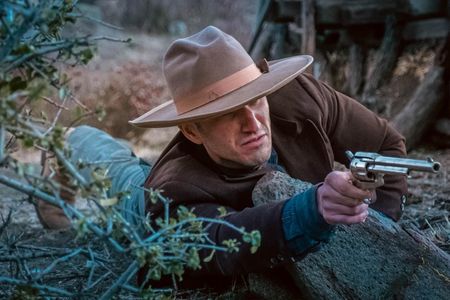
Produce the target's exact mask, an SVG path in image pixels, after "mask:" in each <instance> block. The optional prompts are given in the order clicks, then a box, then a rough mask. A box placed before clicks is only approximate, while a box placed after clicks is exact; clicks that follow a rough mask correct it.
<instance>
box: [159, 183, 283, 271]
mask: <svg viewBox="0 0 450 300" xmlns="http://www.w3.org/2000/svg"><path fill="white" fill-rule="evenodd" d="M158 188H159V189H162V190H164V191H166V192H165V193H163V195H164V196H166V197H168V198H171V199H176V200H175V201H174V202H175V203H174V205H175V206H177V205H184V206H186V207H187V208H189V209H191V208H192V209H193V212H194V214H195V215H196V216H197V217H207V218H217V217H218V215H219V208H220V207H224V208H225V209H226V211H227V214H226V215H225V216H224V217H221V220H224V221H227V222H228V223H230V224H232V225H233V226H236V227H238V228H245V230H246V231H247V232H251V231H252V230H258V231H259V232H260V233H261V246H260V247H259V248H258V250H257V251H256V252H255V253H253V254H252V253H251V252H250V245H249V244H248V243H246V242H243V241H242V235H241V234H240V233H238V232H237V231H236V230H235V229H233V228H232V227H230V226H227V225H224V224H220V223H210V224H204V228H206V230H207V233H208V237H209V239H210V240H211V241H212V242H213V243H215V244H217V245H222V242H223V241H224V240H228V239H236V240H237V241H239V242H240V247H239V251H238V252H232V253H228V252H223V251H217V252H216V253H215V254H214V256H213V257H212V260H211V261H210V262H203V258H205V257H207V256H208V255H209V254H210V250H202V251H200V258H201V259H202V263H201V269H199V270H196V271H188V275H189V276H202V275H220V276H230V275H236V274H243V273H249V272H257V271H261V270H263V269H267V268H268V267H274V266H276V265H278V264H280V263H282V262H283V261H284V260H285V259H289V257H290V256H291V253H289V250H288V247H287V245H286V242H285V240H284V238H283V229H282V222H281V212H282V208H283V205H284V203H285V201H281V202H273V203H267V204H263V205H260V206H257V207H248V208H245V209H243V210H240V211H237V210H234V209H233V208H230V207H225V206H223V205H220V203H218V202H219V201H218V199H212V198H211V195H209V194H207V193H205V192H204V191H203V190H202V189H200V188H198V187H196V186H194V185H190V184H186V183H183V182H173V181H172V182H166V183H164V184H163V185H161V186H160V187H158ZM172 211H175V209H172Z"/></svg>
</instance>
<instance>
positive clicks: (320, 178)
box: [38, 26, 406, 276]
mask: <svg viewBox="0 0 450 300" xmlns="http://www.w3.org/2000/svg"><path fill="white" fill-rule="evenodd" d="M311 62H312V58H311V57H309V56H295V57H291V58H287V59H283V60H278V61H274V62H270V63H267V62H265V61H263V62H261V63H260V64H258V66H257V65H255V64H254V62H253V61H252V60H251V58H250V57H249V56H248V54H247V53H246V52H245V50H244V49H243V48H242V46H241V45H240V44H239V43H238V42H237V41H236V40H235V39H234V38H233V37H231V36H229V35H227V34H225V33H224V32H222V31H220V30H219V29H217V28H215V27H211V26H210V27H207V28H205V29H204V30H202V31H201V32H199V33H197V34H195V35H193V36H191V37H188V38H185V39H179V40H177V41H175V42H174V43H173V44H172V45H171V46H170V47H169V49H168V51H167V53H166V55H165V58H164V63H163V65H164V74H165V77H166V80H167V84H168V86H169V89H170V91H171V94H172V97H173V100H171V101H168V102H166V103H164V104H162V105H160V106H158V107H156V108H154V109H152V110H151V111H149V112H147V113H146V114H144V115H143V116H141V117H139V118H137V119H135V120H133V121H131V123H132V124H133V125H135V126H139V127H164V126H173V125H178V126H179V128H180V132H179V133H178V134H177V136H176V137H175V138H174V139H173V140H172V141H171V143H170V144H169V145H168V146H167V148H166V149H165V150H164V151H163V153H162V154H161V156H160V158H159V159H158V161H157V162H156V163H155V165H154V166H153V168H152V170H151V173H150V175H149V176H147V174H148V172H149V171H150V168H149V167H148V166H146V165H145V164H142V163H141V162H140V161H139V160H138V159H137V158H132V160H131V162H129V163H127V164H126V165H121V164H114V165H111V167H110V172H109V173H110V174H111V176H112V177H113V183H112V190H113V191H120V190H124V189H127V188H129V186H130V182H131V185H134V186H141V185H142V184H144V181H145V184H144V186H145V187H151V188H156V189H160V190H162V191H163V195H164V196H166V197H168V198H170V199H173V208H176V206H177V205H184V206H186V207H188V208H192V209H194V213H195V214H196V215H197V216H204V217H212V218H215V217H218V215H219V210H218V209H219V207H224V208H225V209H226V210H227V214H226V216H224V217H223V219H224V220H226V221H228V222H230V223H232V224H234V225H236V226H238V227H241V226H243V227H245V228H246V230H247V231H251V230H254V229H255V230H259V231H260V233H261V238H262V243H261V246H260V248H259V249H258V251H257V252H256V253H254V254H251V253H250V251H249V249H248V248H249V246H248V245H246V244H245V243H243V244H242V246H241V247H240V250H239V251H238V252H237V253H216V254H215V255H214V257H213V259H212V260H211V261H210V262H209V263H204V264H203V266H202V268H201V269H200V270H199V271H195V272H194V273H193V274H192V276H196V275H219V276H230V275H235V274H241V273H248V272H254V271H259V270H263V269H267V268H270V267H274V266H276V265H277V264H279V263H281V262H282V261H284V260H285V259H288V258H291V257H293V258H300V257H302V256H304V255H305V254H306V253H308V252H309V251H311V250H313V249H315V248H316V247H317V245H319V244H320V243H321V242H323V241H327V240H328V238H329V236H330V234H331V232H332V230H333V226H334V224H355V223H359V222H363V221H364V220H365V219H366V218H367V215H368V204H371V206H372V207H373V208H375V209H378V210H380V211H381V212H383V213H384V214H385V215H387V216H389V217H390V218H393V219H396V220H397V219H398V218H399V217H400V214H401V199H402V198H404V196H403V195H404V194H405V193H406V183H405V179H404V178H403V177H396V176H386V179H385V185H384V186H383V187H380V188H378V189H377V190H376V191H368V190H361V189H358V188H357V187H356V186H355V185H353V181H354V179H353V178H352V176H351V174H350V173H349V172H338V171H333V162H334V161H338V162H341V163H347V159H346V157H345V154H344V152H345V150H351V151H374V152H379V153H382V154H385V155H394V156H395V155H397V156H403V155H404V154H405V147H404V140H403V138H402V137H401V136H400V135H399V134H398V133H397V132H396V131H395V130H394V129H393V128H391V127H390V126H389V125H388V124H387V122H386V121H385V120H382V119H380V118H378V117H377V116H375V115H374V114H373V113H372V112H370V111H368V110H367V109H365V108H364V107H363V106H361V105H360V104H358V103H357V102H356V101H354V100H352V99H350V98H348V97H346V96H345V95H343V94H340V93H338V92H336V91H334V90H333V89H331V88H330V87H329V86H327V85H326V84H324V83H321V82H319V81H317V80H315V79H314V78H313V77H312V76H311V75H308V74H303V71H304V70H305V69H306V68H307V67H308V65H310V63H311ZM68 140H69V143H70V144H71V145H72V147H73V148H74V149H75V150H76V151H74V154H75V157H73V158H72V159H75V160H77V159H78V158H79V157H82V156H83V155H87V156H90V158H91V160H94V157H93V155H97V156H96V157H95V159H99V160H101V159H105V158H111V157H127V156H128V157H131V152H130V151H129V150H126V149H125V148H124V147H122V146H119V144H118V143H117V142H115V141H114V140H113V139H112V138H110V137H109V136H107V135H105V134H104V133H101V132H100V131H97V130H95V129H92V128H89V127H81V128H78V129H76V130H75V131H74V132H73V133H71V135H70V136H69V138H68ZM92 143H94V144H95V143H96V144H95V145H96V146H94V145H93V144H92ZM97 146H98V147H97ZM89 147H90V149H92V147H96V148H95V149H96V150H97V151H95V152H96V153H95V154H93V153H92V151H89V150H86V149H87V148H89ZM83 151H84V154H83ZM117 153H120V154H117ZM272 170H283V171H285V172H287V173H288V174H289V175H291V176H292V177H295V178H299V179H301V180H304V181H308V182H311V183H313V184H315V185H314V186H313V187H312V188H310V189H309V190H307V191H306V192H304V193H300V194H298V195H295V196H294V197H292V198H291V199H286V200H285V201H281V202H275V203H268V204H264V205H260V206H257V207H255V206H254V205H253V203H252V199H251V193H252V190H253V188H254V186H255V184H256V182H257V181H258V180H259V179H260V178H261V177H262V176H263V175H264V174H266V173H267V172H270V171H272ZM131 177H132V178H131ZM130 178H131V179H130ZM127 185H128V186H127ZM375 199H376V200H377V202H376V203H373V202H374V200H375ZM144 204H145V209H144ZM123 205H124V207H125V209H124V211H127V212H131V213H129V214H127V213H125V216H126V218H127V219H129V220H132V219H133V214H138V215H143V214H144V213H145V211H147V212H148V211H150V212H152V213H153V214H154V215H159V214H160V213H161V206H159V205H155V204H153V203H152V202H151V201H145V199H144V194H143V192H142V191H141V190H139V189H132V196H131V197H130V198H129V200H128V201H125V204H123ZM40 208H41V209H40V215H41V218H42V219H43V220H44V221H45V219H48V218H49V215H51V214H49V213H46V207H45V204H43V205H41V206H40ZM38 212H39V210H38ZM57 223H58V222H56V225H57ZM56 227H58V226H56ZM208 233H209V237H210V239H211V240H213V241H214V242H216V243H220V242H221V241H222V240H225V239H230V238H238V237H239V236H238V234H237V233H236V232H235V231H234V230H232V229H230V228H228V227H226V226H221V225H219V224H213V225H212V226H210V227H208ZM202 255H206V253H202Z"/></svg>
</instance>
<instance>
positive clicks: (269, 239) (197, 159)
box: [146, 74, 406, 275]
mask: <svg viewBox="0 0 450 300" xmlns="http://www.w3.org/2000/svg"><path fill="white" fill-rule="evenodd" d="M268 99H269V106H270V112H271V113H270V116H271V123H272V134H273V146H274V148H275V149H276V151H277V153H278V156H279V162H280V163H281V164H282V165H283V166H284V167H285V168H286V170H287V172H288V173H289V174H290V175H291V176H292V177H296V178H299V179H302V180H305V181H309V182H312V183H318V182H321V181H323V179H324V178H325V176H326V175H327V174H328V173H329V172H330V171H332V168H333V162H334V161H338V162H341V163H344V164H348V161H347V158H346V157H345V154H344V152H345V150H351V151H353V152H356V151H373V152H378V153H381V154H385V155H395V156H404V155H405V146H404V139H403V138H402V136H400V135H399V134H398V133H397V132H396V131H395V130H394V129H393V128H392V127H390V126H389V125H388V123H387V121H386V120H383V119H380V118H378V117H377V116H376V115H375V114H373V113H372V112H370V111H369V110H367V109H366V108H364V107H363V106H362V105H360V104H359V103H357V102H356V101H355V100H352V99H350V98H349V97H347V96H345V95H343V94H341V93H338V92H336V91H334V90H333V89H332V88H330V87H329V86H327V85H326V84H324V83H321V82H319V81H317V80H315V79H314V78H313V77H312V76H310V75H307V74H302V75H300V76H299V77H297V78H296V79H295V80H293V81H292V82H291V83H289V84H288V85H286V86H285V87H283V88H282V89H280V90H279V91H277V92H275V93H273V94H271V95H270V96H268ZM268 169H269V168H268V167H264V168H262V169H260V170H239V171H236V170H229V169H224V168H221V167H219V166H217V165H216V164H214V163H213V162H212V161H211V160H210V159H209V158H208V156H207V154H206V152H205V151H204V150H203V148H202V147H199V146H196V145H194V144H192V143H191V142H189V141H188V140H187V139H185V138H184V137H183V136H182V135H181V134H178V135H177V136H176V137H175V138H174V139H173V140H172V142H171V143H170V145H168V147H167V148H166V149H165V151H164V152H163V154H162V155H161V156H160V158H159V160H158V161H157V162H156V164H155V165H154V167H153V170H152V173H151V175H150V177H149V178H148V180H147V182H146V187H152V188H157V189H161V190H163V195H165V196H167V197H168V198H171V199H173V200H174V201H173V204H174V207H175V206H176V205H179V204H182V205H185V206H187V207H189V208H194V209H195V210H194V212H195V213H196V214H197V215H198V216H207V217H215V216H217V215H218V210H217V209H218V208H219V207H221V206H223V207H225V208H226V209H227V211H228V212H229V214H228V215H227V216H226V217H225V218H224V219H225V220H227V221H229V222H230V223H232V224H234V225H236V226H238V227H242V226H243V227H245V228H246V229H247V230H248V231H251V230H254V229H257V230H259V231H260V232H261V235H262V245H261V247H260V249H259V250H258V251H257V252H256V253H255V254H250V251H249V247H248V245H247V244H246V243H243V246H242V247H241V249H240V251H239V252H238V253H232V254H230V253H222V252H219V253H216V255H214V258H213V260H212V261H211V262H210V263H208V264H204V265H203V267H202V269H201V270H200V271H196V272H195V275H205V274H207V275H233V274H239V273H247V272H254V271H258V270H261V269H265V268H268V267H273V266H274V265H276V264H278V263H280V262H281V261H283V260H284V259H286V258H287V257H289V251H288V249H287V248H286V244H285V241H284V239H283V231H282V224H281V217H280V215H281V210H282V207H283V204H284V202H278V203H271V204H266V205H263V206H258V207H253V204H252V200H251V192H252V189H253V187H254V185H255V184H256V182H257V180H258V179H259V178H261V176H262V175H263V174H264V173H265V172H267V170H268ZM385 181H386V184H385V185H384V186H383V187H381V188H379V189H378V190H377V197H378V201H377V202H376V203H375V204H373V208H375V209H378V210H380V211H382V212H384V213H385V214H387V215H389V216H391V217H392V218H394V219H398V218H399V217H400V214H401V208H400V207H401V200H400V199H401V197H402V195H404V194H405V193H406V181H405V179H404V178H402V177H392V176H391V177H388V178H386V180H385ZM147 208H148V210H150V211H151V212H152V213H154V214H156V215H157V214H159V213H160V212H161V207H160V206H155V205H152V204H151V202H150V201H148V206H147ZM208 232H209V236H210V238H211V239H212V240H213V241H215V242H217V243H218V244H220V242H221V241H222V240H224V239H229V238H237V237H238V235H237V234H236V232H235V231H233V230H231V229H230V228H228V227H226V226H223V225H213V226H211V227H209V229H208ZM203 254H205V253H203Z"/></svg>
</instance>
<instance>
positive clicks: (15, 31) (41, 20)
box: [0, 0, 261, 299]
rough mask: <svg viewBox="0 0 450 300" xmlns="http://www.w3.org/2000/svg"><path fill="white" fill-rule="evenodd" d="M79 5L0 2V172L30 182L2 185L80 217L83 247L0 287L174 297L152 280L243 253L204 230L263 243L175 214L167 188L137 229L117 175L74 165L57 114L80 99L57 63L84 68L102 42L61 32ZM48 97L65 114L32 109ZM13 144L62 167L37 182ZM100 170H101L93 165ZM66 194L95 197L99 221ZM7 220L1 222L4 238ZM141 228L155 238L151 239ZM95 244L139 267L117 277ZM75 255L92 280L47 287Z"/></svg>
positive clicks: (75, 221)
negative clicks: (219, 255)
mask: <svg viewBox="0 0 450 300" xmlns="http://www.w3.org/2000/svg"><path fill="white" fill-rule="evenodd" d="M75 5H76V1H70V0H48V1H32V0H2V1H0V167H7V168H9V169H11V170H14V171H15V173H16V175H18V176H19V177H21V178H22V181H15V180H14V179H11V178H6V177H2V176H1V174H0V183H2V184H5V185H8V186H10V187H13V188H15V189H17V190H20V191H22V192H24V193H26V194H27V195H28V196H29V200H30V201H33V197H39V199H41V200H43V201H46V202H48V203H50V204H53V205H55V206H57V207H60V208H62V209H63V211H64V213H65V214H66V215H67V216H68V217H69V218H70V219H71V220H72V225H73V229H74V232H75V233H76V238H77V240H76V241H77V242H78V243H79V246H77V247H76V248H75V249H69V250H70V251H71V252H70V253H69V254H67V250H68V249H65V252H64V253H63V254H54V255H53V254H50V255H52V257H53V260H54V261H53V263H52V264H50V265H49V266H47V267H46V268H45V267H42V266H39V267H38V268H37V269H36V270H37V271H33V272H31V271H29V270H28V269H29V268H28V267H24V268H23V269H25V270H26V271H21V272H16V274H15V275H14V276H13V275H11V276H13V277H14V278H9V277H5V276H4V274H3V273H2V272H1V271H0V285H2V284H4V283H5V282H6V283H9V284H11V285H15V289H14V295H15V296H14V297H16V296H17V297H18V299H19V298H20V299H22V298H23V299H25V298H27V297H28V298H30V297H31V298H33V297H41V296H43V295H47V296H48V295H50V296H52V297H65V296H71V297H74V298H79V297H82V295H83V297H84V296H85V295H89V293H93V291H94V289H95V288H96V285H97V284H98V282H101V281H107V280H109V281H108V284H106V285H105V286H106V287H105V288H104V290H101V293H103V295H102V298H103V299H109V298H111V297H112V296H113V295H116V294H118V293H119V292H120V291H121V289H126V290H127V291H128V292H133V293H135V294H140V295H142V296H143V297H144V298H152V299H154V298H161V299H163V298H164V297H165V296H167V295H170V291H169V293H167V292H168V290H153V289H152V288H151V286H149V287H148V288H144V286H146V284H145V283H148V280H159V279H161V278H162V276H172V278H174V279H178V280H181V279H182V276H183V274H184V273H185V271H186V269H187V268H188V269H191V270H196V269H199V268H201V264H202V263H203V262H209V261H211V260H212V257H213V255H214V254H215V253H216V252H217V251H228V252H237V251H239V247H240V245H241V242H240V241H238V240H237V239H231V240H227V241H223V244H222V245H216V244H214V243H213V242H212V241H211V240H210V239H209V238H208V237H207V232H206V231H205V224H210V223H220V225H221V226H229V227H231V228H232V229H233V230H235V231H236V232H238V233H239V234H240V235H241V236H242V241H243V242H244V243H248V244H249V245H250V247H251V252H252V253H254V252H255V251H256V249H257V248H258V247H259V246H260V240H261V237H260V235H259V232H257V231H252V232H246V231H245V230H244V229H243V228H237V227H235V226H233V225H232V224H229V223H227V222H226V221H224V220H223V219H221V218H219V219H208V218H200V217H197V216H196V215H195V214H194V211H193V210H190V209H188V208H186V207H182V206H180V207H178V208H177V211H176V212H175V213H170V212H169V205H170V201H169V200H168V199H165V198H164V197H163V196H161V194H160V191H153V190H148V191H145V192H146V193H148V195H149V199H150V200H151V203H152V204H154V205H161V207H163V211H164V213H163V214H162V216H161V217H159V218H157V219H152V218H151V217H150V216H147V217H146V218H141V219H140V220H139V222H140V223H139V224H138V226H137V227H135V226H132V225H130V224H129V223H128V222H127V221H126V220H125V219H124V218H123V215H122V211H121V208H120V204H121V202H122V201H123V199H124V198H125V197H129V194H128V193H127V192H121V193H119V194H116V195H108V193H107V191H108V189H109V188H110V187H111V178H109V177H108V172H107V168H105V167H104V165H102V164H101V163H99V162H86V161H78V162H77V163H72V162H71V160H70V156H71V152H72V151H71V149H69V148H67V146H66V145H65V141H64V135H65V133H66V129H65V128H63V127H62V126H61V125H60V124H59V123H58V116H59V113H60V112H61V111H62V110H63V109H66V106H65V105H66V104H67V103H68V102H70V101H73V102H75V104H77V101H75V100H76V99H74V98H73V97H72V94H71V92H70V90H69V89H68V87H67V82H68V81H69V78H68V77H67V76H66V75H65V74H63V73H62V72H61V71H60V68H59V67H60V66H61V64H69V65H74V64H86V63H87V62H88V61H89V60H90V59H91V58H92V57H93V41H94V39H93V38H91V37H87V36H85V37H76V36H74V37H64V36H63V35H62V34H61V30H62V27H63V26H64V25H65V24H66V23H74V22H75V21H76V18H77V16H78V14H77V12H76V7H75ZM49 88H52V89H54V91H55V93H54V94H55V95H57V96H56V98H57V99H56V100H52V99H47V98H45V97H44V96H45V95H46V94H47V92H48V89H49ZM43 100H45V101H47V102H48V103H50V105H52V106H54V107H55V108H56V109H57V113H56V114H55V116H54V117H49V116H47V114H46V113H45V112H43V111H40V112H37V113H35V112H33V111H32V106H31V104H32V103H35V102H37V101H43ZM73 114H74V118H75V121H77V120H79V119H81V118H83V117H84V116H85V115H96V116H97V117H98V118H102V117H104V110H103V109H102V108H101V107H97V108H95V109H94V110H89V109H88V108H86V107H84V106H80V105H77V106H76V108H75V109H74V110H73ZM6 134H8V138H7V135H6ZM14 140H17V141H19V142H20V143H19V145H20V146H21V147H23V148H35V149H39V150H42V151H44V152H47V153H51V154H52V155H54V157H55V161H54V162H53V163H52V164H51V165H50V167H49V168H50V171H51V172H50V174H47V175H45V176H44V175H41V176H38V175H36V174H35V172H34V173H33V172H31V171H30V170H29V168H27V166H26V165H24V164H23V163H21V162H20V161H18V160H16V159H15V158H14V157H13V156H12V155H11V153H12V152H13V148H12V147H9V146H8V145H10V144H13V143H11V141H14ZM110 163H113V162H110ZM97 164H98V166H97ZM92 165H94V166H95V167H93V168H92ZM86 168H91V169H92V170H93V171H92V172H91V174H90V175H91V176H90V180H87V179H86V178H84V177H83V176H81V174H80V171H82V170H85V169H86ZM56 178H58V179H59V180H55V179H56ZM64 191H65V192H67V191H69V192H70V193H71V194H72V195H78V196H81V197H83V198H84V199H87V201H88V203H89V204H90V205H91V208H92V209H93V211H94V212H95V214H96V215H95V217H93V216H88V215H86V214H85V213H82V212H81V211H80V210H78V209H77V208H75V207H73V206H71V205H68V204H67V203H66V202H64V201H63V200H62V199H61V197H63V196H62V195H63V192H64ZM0 201H1V199H0ZM219 213H220V215H221V216H225V215H226V214H227V212H226V210H225V209H221V210H219ZM5 224H6V221H5ZM5 224H2V225H0V238H1V237H2V234H3V232H4V231H3V229H4V228H5V227H6V225H7V224H6V225H5ZM143 232H147V233H148V234H145V235H143V234H142V233H143ZM1 243H2V241H1V240H0V255H6V254H7V255H8V256H11V253H14V254H16V258H14V259H12V262H11V264H16V263H17V260H19V261H20V259H19V258H18V257H21V253H20V250H18V248H14V251H16V252H14V251H13V252H11V251H12V250H8V251H9V252H8V253H6V254H5V253H3V252H2V251H3V249H10V248H8V247H2V245H1ZM95 243H103V244H104V247H108V250H107V252H108V253H109V249H110V250H113V251H115V252H116V253H117V254H120V255H123V256H125V257H127V258H128V259H129V260H130V262H131V263H130V264H129V265H128V266H126V270H122V271H121V272H122V273H121V272H111V270H110V266H107V264H106V263H105V261H106V259H101V260H100V259H99V257H100V255H99V254H96V252H95V251H94V250H93V248H94V246H95V245H96V244H95ZM205 249H206V250H209V251H211V252H210V255H209V256H207V257H206V258H204V259H203V261H202V260H201V258H200V255H199V251H201V250H205ZM75 257H76V260H78V261H80V260H81V261H84V263H83V264H82V265H81V266H79V268H81V269H82V270H83V271H84V272H85V273H86V274H89V277H88V279H87V282H85V283H83V284H82V285H80V286H77V287H76V288H79V289H80V290H75V291H68V290H67V289H66V288H65V287H60V286H50V285H45V284H46V282H45V278H46V277H45V276H46V275H47V274H48V273H51V272H52V271H54V270H55V269H56V267H57V265H58V263H63V262H68V261H70V260H71V259H74V258H75ZM83 259H84V260H83ZM20 263H21V264H24V265H26V263H24V262H20ZM116 263H118V262H116ZM141 267H145V268H146V269H147V270H148V271H147V274H146V280H145V281H146V282H145V283H144V284H143V285H142V286H139V287H136V286H134V283H133V281H132V278H133V275H135V274H136V273H137V272H138V270H139V268H141ZM21 270H22V267H21ZM97 270H102V271H103V272H104V273H105V274H106V275H109V276H104V274H102V275H101V276H99V277H98V278H97V279H96V277H95V274H96V273H99V271H97ZM80 273H82V272H81V271H80ZM102 276H103V277H102ZM125 287H126V288H125ZM81 289H83V290H82V292H81ZM31 298H30V299H31Z"/></svg>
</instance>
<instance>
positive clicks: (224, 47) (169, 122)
mask: <svg viewBox="0 0 450 300" xmlns="http://www.w3.org/2000/svg"><path fill="white" fill-rule="evenodd" d="M312 61H313V59H312V57H311V56H308V55H299V56H293V57H289V58H286V59H280V60H276V61H272V62H269V63H267V62H265V61H264V62H265V63H264V62H263V63H262V64H260V65H259V66H256V65H255V63H254V62H253V60H252V58H251V57H250V56H249V55H248V54H247V52H246V51H245V49H244V48H243V47H242V46H241V44H240V43H239V42H238V41H237V40H236V39H234V38H233V37H232V36H230V35H228V34H226V33H224V32H222V31H221V30H220V29H218V28H216V27H213V26H208V27H206V28H205V29H203V30H202V31H200V32H199V33H197V34H194V35H193V36H190V37H187V38H183V39H178V40H176V41H175V42H173V43H172V44H171V45H170V47H169V49H168V50H167V52H166V54H165V56H164V61H163V70H164V76H165V78H166V82H167V85H168V87H169V90H170V93H171V95H172V100H170V101H167V102H165V103H163V104H161V105H159V106H157V107H155V108H153V109H152V110H150V111H148V112H147V113H145V114H143V115H142V116H140V117H138V118H136V119H134V120H132V121H129V122H130V123H131V124H132V125H134V126H137V127H168V126H174V125H179V124H181V123H185V122H190V121H196V120H201V119H206V118H210V117H215V116H220V115H223V114H226V113H228V112H231V111H234V110H237V109H239V108H241V107H243V106H245V105H246V104H247V103H249V102H251V101H253V100H256V99H259V98H261V97H264V96H266V95H268V94H270V93H272V92H274V91H276V90H278V89H280V88H281V87H283V86H284V85H286V84H287V83H288V82H289V81H291V80H292V79H294V78H295V77H297V76H298V75H299V74H300V73H301V72H303V71H304V70H305V69H306V68H307V67H308V66H309V65H310V64H311V63H312Z"/></svg>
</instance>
